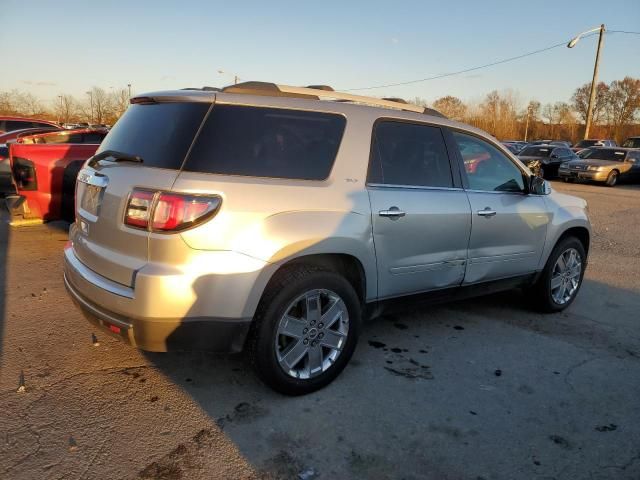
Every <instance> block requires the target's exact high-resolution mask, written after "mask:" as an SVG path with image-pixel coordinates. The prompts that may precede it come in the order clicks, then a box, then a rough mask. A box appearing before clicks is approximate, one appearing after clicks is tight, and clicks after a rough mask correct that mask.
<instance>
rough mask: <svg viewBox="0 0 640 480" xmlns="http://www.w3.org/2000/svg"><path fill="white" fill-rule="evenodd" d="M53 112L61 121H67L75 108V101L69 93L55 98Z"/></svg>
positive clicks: (72, 115) (70, 118)
mask: <svg viewBox="0 0 640 480" xmlns="http://www.w3.org/2000/svg"><path fill="white" fill-rule="evenodd" d="M54 103H55V108H54V111H55V114H56V117H57V118H58V119H59V121H60V122H62V123H69V122H70V121H71V120H72V119H73V117H74V115H75V113H76V108H77V102H76V100H75V99H74V98H73V97H72V96H71V95H66V94H65V95H59V96H58V97H57V98H56V100H55V102H54Z"/></svg>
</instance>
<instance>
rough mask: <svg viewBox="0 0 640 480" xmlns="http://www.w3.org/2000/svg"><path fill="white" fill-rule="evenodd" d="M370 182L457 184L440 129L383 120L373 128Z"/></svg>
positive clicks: (435, 185)
mask: <svg viewBox="0 0 640 480" xmlns="http://www.w3.org/2000/svg"><path fill="white" fill-rule="evenodd" d="M371 148H372V151H371V162H370V165H369V173H368V175H367V182H368V183H373V184H386V185H403V186H419V187H445V188H447V187H453V179H452V176H451V166H450V164H449V156H448V154H447V149H446V147H445V143H444V137H443V136H442V132H441V130H440V128H438V127H433V126H429V125H417V124H411V123H405V122H394V121H381V122H378V123H377V124H376V125H375V127H374V131H373V142H372V147H371Z"/></svg>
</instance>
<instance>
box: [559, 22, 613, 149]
mask: <svg viewBox="0 0 640 480" xmlns="http://www.w3.org/2000/svg"><path fill="white" fill-rule="evenodd" d="M597 31H600V36H599V37H598V50H596V62H595V64H594V65H593V79H592V80H591V92H590V94H589V107H588V108H587V119H586V122H585V126H584V138H585V140H586V139H587V138H589V130H590V129H591V122H592V120H593V108H594V107H595V103H596V92H597V90H598V85H597V84H598V67H599V65H600V51H601V50H602V44H603V43H604V31H605V28H604V23H603V24H601V25H600V26H599V27H596V28H592V29H591V30H587V31H586V32H582V33H579V34H578V35H577V36H575V37H574V38H573V39H571V41H570V42H569V43H568V44H567V48H573V47H575V46H576V43H578V42H579V41H580V38H581V37H582V36H583V35H585V34H587V33H591V32H597Z"/></svg>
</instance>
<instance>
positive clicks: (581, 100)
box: [571, 82, 609, 124]
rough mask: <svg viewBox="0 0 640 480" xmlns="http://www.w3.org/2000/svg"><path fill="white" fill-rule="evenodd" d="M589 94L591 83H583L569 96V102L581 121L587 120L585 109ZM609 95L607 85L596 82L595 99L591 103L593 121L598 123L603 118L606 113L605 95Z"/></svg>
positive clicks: (587, 104)
mask: <svg viewBox="0 0 640 480" xmlns="http://www.w3.org/2000/svg"><path fill="white" fill-rule="evenodd" d="M590 95H591V83H585V84H584V85H582V86H581V87H579V88H577V89H576V91H575V92H574V93H573V96H572V97H571V104H572V106H573V109H574V110H575V111H576V113H577V114H578V116H579V117H580V118H581V119H582V121H584V122H586V121H587V110H588V109H589V97H590ZM608 95H609V86H608V85H607V84H606V83H604V82H600V83H598V85H597V87H596V101H595V104H594V105H593V120H592V121H593V123H594V124H597V123H600V122H601V121H602V120H604V119H605V116H606V113H607V103H608V101H607V96H608Z"/></svg>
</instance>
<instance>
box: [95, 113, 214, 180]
mask: <svg viewBox="0 0 640 480" xmlns="http://www.w3.org/2000/svg"><path fill="white" fill-rule="evenodd" d="M210 106H211V104H209V103H192V102H175V103H166V102H165V103H153V104H135V105H130V106H129V108H128V109H127V111H126V112H125V114H124V115H123V116H122V117H121V118H120V120H118V121H117V122H116V124H115V125H114V126H113V128H112V129H111V131H110V132H109V134H108V135H107V137H106V138H105V139H104V141H103V142H102V144H101V145H100V148H99V149H98V151H97V152H96V153H100V152H103V151H105V150H115V151H117V152H122V153H126V154H129V155H134V156H138V157H141V158H142V159H143V161H144V163H143V165H144V166H145V167H157V168H169V169H176V170H177V169H179V168H180V167H181V166H182V162H183V160H184V157H185V155H186V154H187V150H188V149H189V146H190V145H191V143H192V142H193V138H194V137H195V135H196V132H197V131H198V128H199V127H200V124H201V123H202V119H203V118H204V116H205V114H206V112H207V110H208V109H209V107H210Z"/></svg>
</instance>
